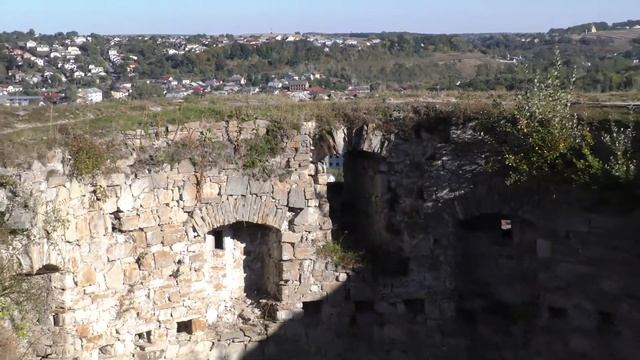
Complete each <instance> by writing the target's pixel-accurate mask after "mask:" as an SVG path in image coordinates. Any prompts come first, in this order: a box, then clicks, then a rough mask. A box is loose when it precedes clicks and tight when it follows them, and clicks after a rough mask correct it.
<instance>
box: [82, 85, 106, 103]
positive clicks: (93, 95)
mask: <svg viewBox="0 0 640 360" xmlns="http://www.w3.org/2000/svg"><path fill="white" fill-rule="evenodd" d="M78 102H79V103H84V104H95V103H99V102H102V90H100V89H97V88H87V89H80V90H78Z"/></svg>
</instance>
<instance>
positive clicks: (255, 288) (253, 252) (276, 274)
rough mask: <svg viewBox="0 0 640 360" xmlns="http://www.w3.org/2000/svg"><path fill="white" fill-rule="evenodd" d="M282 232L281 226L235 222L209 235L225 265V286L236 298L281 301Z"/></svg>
mask: <svg viewBox="0 0 640 360" xmlns="http://www.w3.org/2000/svg"><path fill="white" fill-rule="evenodd" d="M281 238H282V234H281V232H280V231H279V230H278V229H275V228H273V227H270V226H266V225H259V224H255V223H250V222H236V223H234V224H231V225H227V226H223V227H219V228H216V229H214V230H212V231H210V232H208V233H207V235H206V241H207V243H209V244H211V245H212V247H213V252H214V257H215V258H216V260H217V262H218V263H219V264H221V265H223V266H224V272H225V273H224V281H223V286H224V287H225V288H227V290H229V291H230V293H231V296H232V297H234V298H240V297H246V298H247V299H250V300H252V301H256V302H257V301H259V300H280V299H281V294H280V279H281V278H282V266H281V261H282V245H281Z"/></svg>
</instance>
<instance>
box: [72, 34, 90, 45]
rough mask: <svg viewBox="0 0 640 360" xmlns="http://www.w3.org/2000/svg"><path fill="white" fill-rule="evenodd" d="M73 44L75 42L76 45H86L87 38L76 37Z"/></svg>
mask: <svg viewBox="0 0 640 360" xmlns="http://www.w3.org/2000/svg"><path fill="white" fill-rule="evenodd" d="M73 42H74V43H75V44H76V45H82V44H84V43H86V42H87V38H86V37H84V36H76V37H75V38H74V39H73Z"/></svg>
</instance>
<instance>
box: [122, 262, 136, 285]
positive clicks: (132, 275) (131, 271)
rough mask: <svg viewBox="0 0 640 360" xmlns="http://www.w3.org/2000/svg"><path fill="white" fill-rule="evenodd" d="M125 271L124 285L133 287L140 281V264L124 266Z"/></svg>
mask: <svg viewBox="0 0 640 360" xmlns="http://www.w3.org/2000/svg"><path fill="white" fill-rule="evenodd" d="M123 271H124V283H125V284H127V285H133V284H135V283H136V282H138V280H140V270H139V269H138V264H135V263H128V264H124V265H123Z"/></svg>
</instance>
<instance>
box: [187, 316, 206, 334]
mask: <svg viewBox="0 0 640 360" xmlns="http://www.w3.org/2000/svg"><path fill="white" fill-rule="evenodd" d="M191 329H192V330H193V332H194V333H200V332H205V331H207V322H206V321H205V320H203V319H193V320H191Z"/></svg>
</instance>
